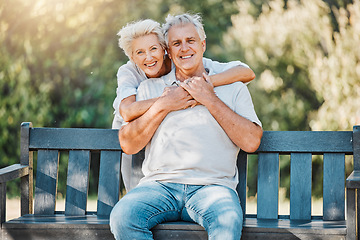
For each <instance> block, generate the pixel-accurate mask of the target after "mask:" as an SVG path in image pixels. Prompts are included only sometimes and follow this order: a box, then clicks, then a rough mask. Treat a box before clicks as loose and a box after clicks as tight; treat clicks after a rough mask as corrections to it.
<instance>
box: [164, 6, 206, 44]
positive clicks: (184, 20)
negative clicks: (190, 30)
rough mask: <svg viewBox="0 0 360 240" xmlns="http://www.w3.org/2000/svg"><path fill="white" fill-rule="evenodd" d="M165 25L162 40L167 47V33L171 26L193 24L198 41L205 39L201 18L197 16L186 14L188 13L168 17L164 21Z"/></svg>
mask: <svg viewBox="0 0 360 240" xmlns="http://www.w3.org/2000/svg"><path fill="white" fill-rule="evenodd" d="M165 21H166V22H165V23H164V25H163V27H162V28H163V33H164V38H165V41H166V45H167V46H169V37H168V33H169V30H170V28H171V27H173V26H177V25H180V26H184V25H186V24H189V23H191V24H193V25H194V26H195V28H196V31H197V32H198V34H199V37H200V40H201V41H203V40H205V39H206V34H205V30H204V26H203V24H202V18H201V16H200V15H199V14H194V15H191V14H188V13H184V14H180V15H176V16H173V15H170V14H169V15H168V16H167V17H166V19H165Z"/></svg>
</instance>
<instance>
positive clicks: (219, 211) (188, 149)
mask: <svg viewBox="0 0 360 240" xmlns="http://www.w3.org/2000/svg"><path fill="white" fill-rule="evenodd" d="M163 28H164V32H165V38H166V41H167V45H168V53H169V56H170V57H171V59H172V61H173V62H174V64H175V67H176V68H175V69H174V70H172V71H171V72H170V73H169V74H167V75H166V76H164V77H162V78H155V79H149V80H145V81H144V82H142V83H141V84H140V86H139V88H138V93H137V100H145V99H150V98H154V97H159V98H158V99H157V101H156V102H155V103H154V104H153V105H152V106H151V107H150V108H149V110H148V111H147V112H146V113H145V114H144V115H142V116H141V117H139V118H138V119H136V120H134V121H132V122H130V123H129V124H127V125H126V126H124V127H122V128H121V129H120V131H119V140H120V144H121V146H122V148H123V150H124V152H126V153H128V154H134V153H136V152H138V151H139V150H141V149H142V148H143V147H145V146H146V151H145V160H144V163H143V173H144V178H143V179H141V181H140V183H139V185H138V186H137V187H135V188H134V189H133V190H132V191H130V192H129V193H128V194H126V195H125V196H124V197H123V198H122V199H121V200H120V201H119V202H118V203H117V204H116V206H115V207H114V209H113V210H112V212H111V216H110V227H111V231H112V232H113V234H114V236H115V238H116V239H152V233H151V231H150V229H151V228H152V227H154V226H155V225H157V224H159V223H161V222H165V221H176V220H183V221H192V222H196V223H198V224H200V225H201V226H203V227H204V228H205V229H206V231H207V233H208V236H209V239H240V237H241V231H242V222H243V219H242V218H243V213H242V210H241V207H240V203H239V199H238V196H237V194H236V191H235V188H236V185H237V183H238V182H237V179H238V176H237V170H236V156H237V154H238V152H239V149H240V148H241V149H243V150H244V151H247V152H253V151H255V150H256V149H257V148H258V146H259V144H260V140H261V136H262V129H261V123H260V121H259V119H258V118H257V116H256V113H255V111H254V108H253V104H252V100H251V96H250V94H249V92H248V90H247V87H246V86H245V85H244V84H243V83H240V82H236V83H233V84H230V85H225V86H220V87H216V88H214V87H213V86H212V84H211V81H210V79H209V77H208V75H209V74H210V75H211V74H214V73H216V71H217V70H216V69H205V68H204V65H203V62H202V58H203V53H204V51H205V49H206V43H205V37H206V36H205V32H204V29H203V26H202V24H201V19H200V17H199V16H197V15H194V16H192V15H188V14H183V15H179V16H175V17H174V16H169V17H168V18H167V19H166V23H165V25H164V27H163ZM194 103H197V105H196V106H195V107H190V108H189V106H194Z"/></svg>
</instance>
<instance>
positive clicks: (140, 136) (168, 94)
mask: <svg viewBox="0 0 360 240" xmlns="http://www.w3.org/2000/svg"><path fill="white" fill-rule="evenodd" d="M194 102H195V100H193V99H192V97H191V96H190V94H189V93H188V92H187V91H185V90H184V89H183V88H180V87H169V88H166V89H165V90H164V93H163V94H162V95H161V96H160V97H159V98H158V99H157V100H156V101H155V103H154V104H153V105H152V106H151V107H150V108H149V109H148V111H146V112H145V113H144V114H143V115H142V116H141V117H139V118H137V119H135V120H133V121H131V122H129V123H128V124H127V125H125V126H123V127H122V128H121V129H120V130H119V141H120V145H121V147H122V149H123V151H124V152H125V153H126V154H135V153H137V152H139V151H140V150H141V149H143V148H144V147H145V146H146V145H147V144H148V142H149V141H150V140H151V138H152V136H153V135H154V133H155V131H156V130H157V129H158V127H159V126H160V124H161V122H162V121H163V119H164V118H165V117H166V115H167V114H168V113H169V112H171V111H176V110H180V109H185V108H187V107H189V106H191V105H193V104H194Z"/></svg>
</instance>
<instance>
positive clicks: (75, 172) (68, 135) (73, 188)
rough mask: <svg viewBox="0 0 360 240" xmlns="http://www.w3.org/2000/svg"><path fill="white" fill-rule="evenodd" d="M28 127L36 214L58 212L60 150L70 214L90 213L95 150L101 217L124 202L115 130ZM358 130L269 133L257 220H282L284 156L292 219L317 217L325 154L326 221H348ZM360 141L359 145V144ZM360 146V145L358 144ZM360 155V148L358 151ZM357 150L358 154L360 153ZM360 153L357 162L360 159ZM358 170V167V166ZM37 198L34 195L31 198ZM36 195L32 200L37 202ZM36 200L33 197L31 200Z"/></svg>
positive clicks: (261, 160) (242, 183)
mask: <svg viewBox="0 0 360 240" xmlns="http://www.w3.org/2000/svg"><path fill="white" fill-rule="evenodd" d="M29 126H31V124H30V125H29V124H23V126H22V128H24V129H22V138H21V139H22V140H21V141H22V144H21V151H22V164H24V161H26V160H24V159H26V158H27V159H28V160H29V159H30V162H31V161H32V155H33V154H32V153H33V152H34V151H37V173H36V185H35V205H34V213H35V214H44V215H49V214H54V212H55V200H56V192H57V182H58V166H59V152H60V151H69V162H68V174H67V189H66V202H65V214H66V215H85V214H86V204H87V196H88V185H89V172H90V171H89V168H90V158H91V152H92V151H96V152H100V170H99V185H98V204H97V215H98V216H104V217H107V216H109V214H110V211H111V209H112V207H113V206H114V205H115V203H116V202H117V201H118V199H119V194H120V193H119V191H120V181H121V173H120V163H121V147H120V145H119V141H118V134H117V133H118V131H117V130H112V129H75V128H72V129H64V128H61V129H60V128H31V127H29ZM358 128H359V127H354V132H351V131H343V132H341V131H337V132H330V131H328V132H325V131H322V132H315V131H314V132H311V131H302V132H293V131H281V132H280V131H265V132H264V134H263V138H262V142H261V145H260V147H259V149H258V150H257V152H256V153H254V154H257V155H258V177H257V178H258V180H257V188H258V189H257V201H258V202H257V206H258V207H257V218H261V219H277V218H278V217H279V215H278V205H279V199H278V198H279V156H280V155H282V154H286V155H290V156H291V166H290V174H291V180H290V181H291V183H290V215H289V218H290V219H300V220H309V219H311V217H312V216H311V186H312V177H311V176H312V155H323V156H324V157H323V159H324V160H323V161H324V165H323V172H324V176H323V179H324V181H323V219H324V220H343V219H344V218H345V155H352V154H353V153H354V151H353V134H354V136H355V134H356V135H357V139H360V135H359V134H360V131H358ZM358 142H359V141H358ZM358 144H359V143H358ZM356 151H357V152H359V151H358V150H356ZM356 151H355V152H356ZM358 154H359V153H357V155H356V156H354V161H355V160H356V161H359V160H360V159H359V156H358ZM247 159H248V154H247V153H245V152H242V151H241V152H240V153H239V155H238V159H237V165H238V171H239V185H238V187H237V191H238V194H239V198H240V201H241V204H242V207H243V209H244V213H245V209H246V186H247V181H246V179H247ZM354 166H357V163H355V164H354ZM31 197H32V196H31ZM31 197H30V198H31ZM30 202H31V199H30Z"/></svg>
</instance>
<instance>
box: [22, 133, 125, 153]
mask: <svg viewBox="0 0 360 240" xmlns="http://www.w3.org/2000/svg"><path fill="white" fill-rule="evenodd" d="M29 148H30V149H59V150H60V149H63V150H70V149H73V150H75V149H79V150H120V149H121V148H120V143H119V140H118V130H116V129H86V128H31V129H30V146H29Z"/></svg>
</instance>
